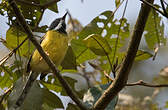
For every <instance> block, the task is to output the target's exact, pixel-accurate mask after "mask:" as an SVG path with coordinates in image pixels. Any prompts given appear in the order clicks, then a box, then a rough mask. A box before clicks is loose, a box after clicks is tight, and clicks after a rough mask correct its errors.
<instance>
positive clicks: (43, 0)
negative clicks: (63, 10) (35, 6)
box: [39, 0, 58, 13]
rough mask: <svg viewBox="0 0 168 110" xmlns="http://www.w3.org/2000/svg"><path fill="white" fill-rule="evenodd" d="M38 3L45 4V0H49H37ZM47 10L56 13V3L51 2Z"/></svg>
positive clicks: (47, 0)
mask: <svg viewBox="0 0 168 110" xmlns="http://www.w3.org/2000/svg"><path fill="white" fill-rule="evenodd" d="M39 2H40V4H45V3H47V2H50V0H39ZM48 9H49V10H51V11H53V12H55V13H58V6H57V3H55V4H52V5H51V6H49V7H48Z"/></svg>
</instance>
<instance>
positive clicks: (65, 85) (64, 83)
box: [8, 0, 88, 110]
mask: <svg viewBox="0 0 168 110" xmlns="http://www.w3.org/2000/svg"><path fill="white" fill-rule="evenodd" d="M8 2H9V4H10V6H11V7H12V8H13V10H14V12H15V14H16V17H17V19H18V21H19V23H20V24H21V26H22V28H23V29H24V30H25V32H26V33H27V35H28V38H29V39H30V40H31V42H32V43H33V44H34V45H35V46H36V48H37V50H38V52H39V53H40V55H41V56H42V57H43V59H44V60H45V61H46V63H47V64H48V66H49V67H50V69H51V70H52V71H53V73H54V75H55V76H56V77H57V78H58V80H59V81H60V83H61V84H62V86H63V88H64V89H65V91H66V92H67V94H68V95H69V96H70V97H71V98H72V100H73V101H74V102H75V103H76V104H77V105H78V106H79V107H80V109H82V110H88V108H87V107H86V106H85V105H84V104H83V102H82V101H81V100H80V99H79V98H78V97H77V95H76V94H75V93H74V91H73V90H72V88H71V87H70V85H69V84H68V83H67V81H65V80H64V79H63V77H62V75H61V74H60V73H59V70H58V69H57V68H56V66H55V65H54V63H53V62H52V61H51V60H50V58H49V57H48V56H47V55H46V53H45V52H44V51H43V49H42V47H41V46H40V44H39V43H38V42H37V41H36V39H35V38H34V37H33V33H32V31H31V29H30V27H29V26H28V25H27V23H26V21H25V18H24V17H23V15H22V13H21V12H20V10H19V8H18V7H17V5H16V2H15V1H14V0H8Z"/></svg>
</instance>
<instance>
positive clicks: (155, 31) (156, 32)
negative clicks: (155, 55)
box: [145, 10, 166, 50]
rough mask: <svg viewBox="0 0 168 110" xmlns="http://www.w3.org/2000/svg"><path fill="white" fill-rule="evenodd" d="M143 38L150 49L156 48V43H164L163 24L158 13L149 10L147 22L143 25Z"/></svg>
mask: <svg viewBox="0 0 168 110" xmlns="http://www.w3.org/2000/svg"><path fill="white" fill-rule="evenodd" d="M145 39H146V42H147V44H148V47H149V48H150V49H152V50H153V49H154V48H156V47H157V46H158V45H165V44H166V38H164V24H163V22H162V18H161V17H160V16H159V14H158V13H157V12H156V11H154V10H151V12H150V14H149V17H148V20H147V24H146V26H145Z"/></svg>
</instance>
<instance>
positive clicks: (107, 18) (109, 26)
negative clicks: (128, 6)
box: [71, 11, 130, 70]
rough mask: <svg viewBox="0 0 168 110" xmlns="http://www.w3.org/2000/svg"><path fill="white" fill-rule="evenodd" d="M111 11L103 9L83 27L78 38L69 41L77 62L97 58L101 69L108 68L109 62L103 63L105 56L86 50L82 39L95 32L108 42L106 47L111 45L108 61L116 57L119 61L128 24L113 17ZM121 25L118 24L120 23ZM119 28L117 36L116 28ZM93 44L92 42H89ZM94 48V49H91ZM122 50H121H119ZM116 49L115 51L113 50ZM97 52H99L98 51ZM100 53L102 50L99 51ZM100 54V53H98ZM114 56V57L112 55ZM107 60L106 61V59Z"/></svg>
mask: <svg viewBox="0 0 168 110" xmlns="http://www.w3.org/2000/svg"><path fill="white" fill-rule="evenodd" d="M111 15H112V11H105V12H103V13H101V14H100V15H99V16H97V17H96V18H94V19H93V20H92V21H91V23H90V24H88V25H87V26H86V27H84V28H83V30H82V31H81V32H80V33H79V35H78V36H79V38H78V37H77V38H78V39H74V40H72V42H71V46H72V49H73V50H74V53H75V55H76V58H77V62H78V63H83V62H85V61H87V60H90V59H97V58H98V59H99V60H100V63H101V66H102V67H103V68H102V69H104V70H109V69H110V66H109V63H104V62H106V61H105V60H107V57H106V56H101V57H100V56H99V57H98V56H97V55H95V54H94V52H93V51H90V50H88V48H87V46H86V45H85V44H84V42H82V41H83V39H85V38H86V37H88V36H89V35H92V34H96V35H99V36H101V37H102V38H103V39H105V40H106V41H107V43H108V44H109V46H108V47H111V50H112V52H111V53H110V52H109V54H108V55H109V57H110V60H111V61H110V62H111V63H112V64H113V62H115V60H116V58H118V59H120V60H119V62H120V61H121V60H122V59H123V57H124V53H125V52H126V50H124V51H123V49H122V47H123V46H125V43H126V42H125V41H126V39H127V38H128V37H129V34H130V32H129V24H128V22H127V20H126V19H125V18H123V19H120V20H117V19H113V16H111ZM121 22H122V24H121V27H120V24H119V23H121ZM119 29H120V34H119V38H118V39H117V36H118V30H119ZM90 44H92V45H94V43H90ZM93 50H94V49H93ZM121 50H122V51H121ZM115 51H116V52H115ZM98 53H99V52H98ZM100 53H102V52H100ZM99 55H100V54H99ZM114 56H115V57H114ZM107 62H108V61H107Z"/></svg>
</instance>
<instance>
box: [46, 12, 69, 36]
mask: <svg viewBox="0 0 168 110" xmlns="http://www.w3.org/2000/svg"><path fill="white" fill-rule="evenodd" d="M66 15H67V12H66V13H65V15H64V16H63V17H61V18H57V19H55V20H54V21H53V22H52V23H51V25H50V26H49V30H56V31H58V32H60V33H64V34H67V32H66V24H65V18H66Z"/></svg>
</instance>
